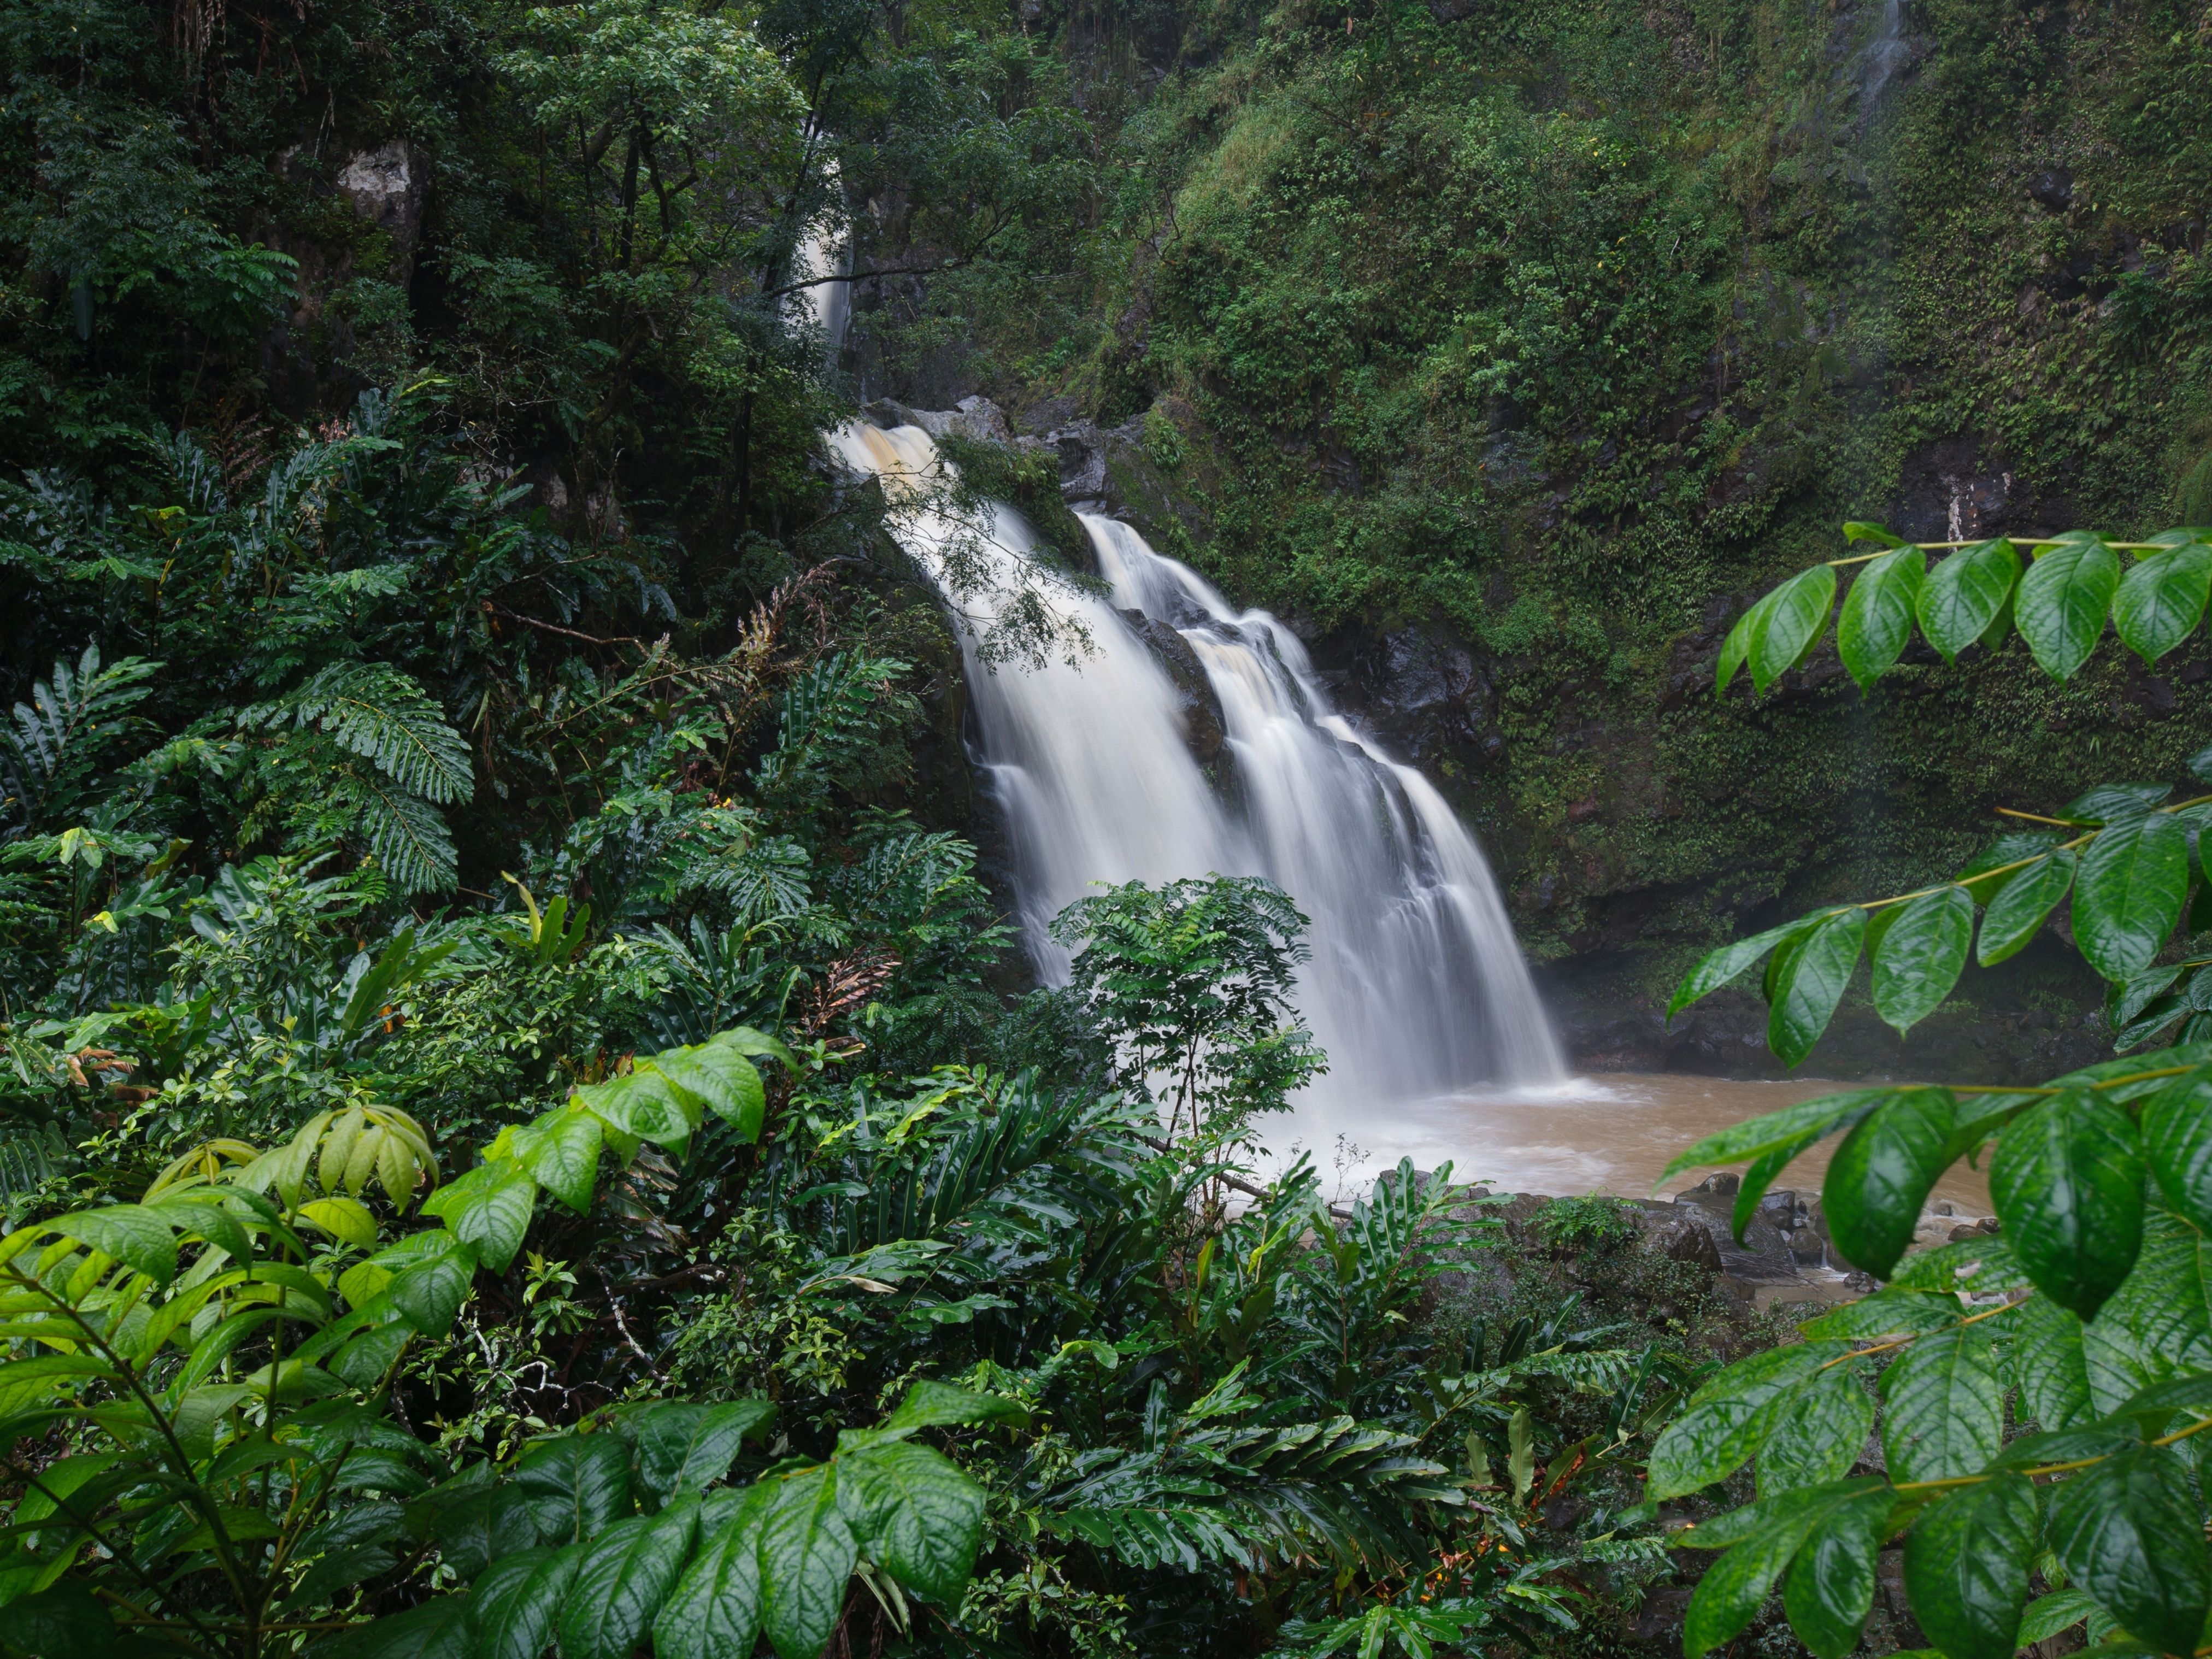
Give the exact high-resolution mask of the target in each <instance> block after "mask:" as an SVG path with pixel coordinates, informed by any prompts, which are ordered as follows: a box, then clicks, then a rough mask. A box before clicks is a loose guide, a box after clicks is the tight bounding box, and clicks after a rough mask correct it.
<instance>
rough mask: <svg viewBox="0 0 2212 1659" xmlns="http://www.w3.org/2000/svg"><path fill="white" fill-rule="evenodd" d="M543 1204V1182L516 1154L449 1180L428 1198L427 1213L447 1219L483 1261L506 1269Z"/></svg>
mask: <svg viewBox="0 0 2212 1659" xmlns="http://www.w3.org/2000/svg"><path fill="white" fill-rule="evenodd" d="M537 1202H538V1183H537V1182H535V1181H534V1180H532V1178H531V1176H530V1172H529V1171H528V1170H525V1169H524V1168H523V1167H522V1165H521V1164H520V1163H518V1162H516V1161H515V1160H514V1159H513V1158H494V1159H492V1160H490V1161H489V1162H488V1163H484V1164H478V1165H477V1167H476V1168H475V1169H473V1170H470V1171H469V1172H468V1173H467V1174H465V1175H464V1176H461V1177H460V1178H459V1180H458V1181H453V1182H447V1184H446V1185H445V1186H443V1187H441V1188H438V1190H437V1191H435V1192H434V1193H432V1194H430V1196H429V1197H428V1198H427V1199H425V1200H423V1201H422V1213H423V1214H424V1215H426V1216H435V1217H440V1218H443V1220H444V1221H445V1223H446V1225H447V1228H448V1229H450V1230H451V1231H452V1232H453V1237H456V1238H458V1239H459V1240H460V1241H461V1242H462V1243H465V1244H466V1245H468V1246H469V1247H470V1248H471V1249H473V1250H474V1251H475V1252H476V1255H477V1260H478V1261H482V1262H483V1264H484V1266H486V1267H489V1268H490V1269H491V1270H492V1271H493V1272H494V1273H505V1272H506V1271H507V1263H508V1262H510V1261H513V1260H514V1253H515V1252H516V1251H517V1250H519V1249H521V1248H522V1240H523V1237H524V1236H525V1235H526V1233H528V1232H529V1231H530V1216H531V1212H532V1210H533V1209H534V1208H535V1207H536V1206H537Z"/></svg>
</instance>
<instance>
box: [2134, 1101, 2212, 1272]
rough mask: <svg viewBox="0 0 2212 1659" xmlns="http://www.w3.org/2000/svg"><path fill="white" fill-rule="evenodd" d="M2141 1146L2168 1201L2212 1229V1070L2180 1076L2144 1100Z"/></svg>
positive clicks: (2200, 1225) (2207, 1229) (2195, 1222)
mask: <svg viewBox="0 0 2212 1659" xmlns="http://www.w3.org/2000/svg"><path fill="white" fill-rule="evenodd" d="M2142 1146H2143V1152H2144V1154H2145V1156H2146V1158H2148V1162H2149V1164H2150V1167H2151V1172H2152V1173H2153V1174H2154V1175H2155V1176H2157V1177H2158V1184H2159V1187H2160V1190H2162V1191H2163V1192H2164V1193H2165V1194H2166V1202H2167V1203H2168V1204H2170V1205H2171V1206H2173V1209H2174V1212H2176V1213H2177V1214H2179V1215H2181V1216H2183V1217H2185V1218H2187V1219H2188V1220H2189V1221H2190V1222H2191V1224H2192V1225H2195V1226H2197V1228H2199V1229H2200V1230H2202V1231H2205V1232H2207V1233H2212V1073H2207V1072H2198V1073H2195V1074H2194V1075H2192V1076H2189V1077H2185V1078H2180V1079H2177V1080H2176V1081H2174V1082H2173V1083H2172V1084H2171V1085H2168V1086H2167V1087H2166V1088H2164V1089H2161V1090H2160V1091H2158V1092H2157V1093H2156V1094H2154V1095H2153V1096H2152V1097H2150V1099H2149V1100H2148V1101H2147V1102H2146V1103H2144V1105H2143V1109H2142Z"/></svg>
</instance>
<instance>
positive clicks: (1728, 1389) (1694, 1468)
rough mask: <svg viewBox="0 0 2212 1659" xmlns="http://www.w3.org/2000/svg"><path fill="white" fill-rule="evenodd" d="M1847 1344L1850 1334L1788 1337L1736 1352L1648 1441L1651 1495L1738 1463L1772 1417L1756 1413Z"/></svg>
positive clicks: (1805, 1381)
mask: <svg viewBox="0 0 2212 1659" xmlns="http://www.w3.org/2000/svg"><path fill="white" fill-rule="evenodd" d="M1850 1352H1851V1345H1850V1343H1848V1342H1798V1343H1793V1344H1790V1346H1785V1347H1780V1348H1771V1349H1768V1350H1767V1351H1766V1352H1764V1353H1755V1354H1753V1355H1752V1356H1751V1357H1750V1358H1747V1359H1740V1360H1738V1361H1737V1362H1736V1363H1735V1364H1733V1365H1731V1366H1729V1368H1728V1369H1727V1370H1724V1371H1723V1372H1722V1373H1721V1374H1720V1375H1719V1376H1716V1377H1714V1378H1713V1379H1712V1380H1711V1382H1709V1383H1705V1385H1704V1386H1703V1387H1701V1388H1699V1390H1698V1391H1697V1392H1696V1393H1695V1394H1693V1395H1691V1396H1690V1399H1689V1401H1688V1403H1687V1404H1686V1406H1685V1407H1683V1409H1682V1411H1681V1413H1680V1415H1679V1416H1677V1417H1676V1418H1675V1419H1674V1421H1673V1422H1672V1423H1670V1424H1668V1425H1667V1428H1666V1430H1665V1431H1664V1432H1663V1433H1662V1434H1661V1435H1660V1437H1659V1439H1658V1443H1656V1445H1654V1446H1653V1447H1652V1449H1651V1458H1650V1463H1649V1465H1648V1466H1647V1468H1646V1474H1647V1477H1648V1479H1649V1482H1650V1488H1649V1494H1648V1495H1649V1496H1650V1499H1651V1500H1652V1501H1653V1502H1654V1503H1663V1502H1664V1501H1666V1500H1667V1499H1668V1498H1680V1497H1683V1496H1685V1495H1686V1494H1687V1493H1690V1492H1698V1491H1700V1490H1702V1489H1703V1488H1705V1487H1706V1486H1711V1485H1712V1483H1713V1482H1714V1481H1716V1480H1721V1479H1722V1478H1723V1477H1724V1476H1726V1475H1729V1474H1733V1473H1735V1470H1737V1469H1739V1468H1742V1467H1743V1465H1744V1463H1745V1462H1746V1461H1747V1459H1749V1458H1750V1456H1751V1455H1752V1454H1753V1452H1754V1451H1755V1450H1757V1449H1758V1443H1759V1437H1760V1434H1761V1432H1762V1430H1763V1426H1764V1422H1765V1420H1770V1419H1762V1415H1761V1414H1762V1413H1765V1412H1766V1411H1767V1408H1768V1407H1771V1406H1773V1405H1775V1402H1776V1401H1778V1400H1781V1399H1784V1397H1785V1396H1787V1395H1789V1394H1790V1393H1792V1392H1795V1391H1796V1390H1800V1389H1808V1388H1810V1387H1813V1386H1814V1385H1815V1383H1817V1381H1818V1380H1819V1377H1820V1372H1821V1371H1822V1370H1823V1368H1825V1367H1826V1366H1827V1365H1828V1364H1830V1363H1831V1362H1839V1361H1842V1360H1844V1359H1846V1358H1849V1357H1850ZM1838 1369H1839V1370H1840V1369H1842V1367H1841V1365H1840V1364H1838Z"/></svg>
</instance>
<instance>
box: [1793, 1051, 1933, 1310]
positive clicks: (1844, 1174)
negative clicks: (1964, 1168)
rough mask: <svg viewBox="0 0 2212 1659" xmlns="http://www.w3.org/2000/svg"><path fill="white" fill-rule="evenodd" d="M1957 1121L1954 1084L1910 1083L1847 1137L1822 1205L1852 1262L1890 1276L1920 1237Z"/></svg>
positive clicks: (1830, 1170) (1832, 1233)
mask: <svg viewBox="0 0 2212 1659" xmlns="http://www.w3.org/2000/svg"><path fill="white" fill-rule="evenodd" d="M1954 1128H1955V1107H1954V1102H1953V1100H1952V1097H1951V1096H1950V1094H1949V1093H1948V1091H1945V1090H1942V1089H1906V1090H1902V1091H1899V1092H1898V1093H1897V1094H1895V1095H1893V1096H1892V1097H1890V1099H1889V1100H1888V1101H1887V1102H1886V1103H1884V1104H1883V1105H1882V1106H1881V1108H1880V1109H1877V1110H1876V1111H1875V1113H1874V1114H1873V1115H1870V1116H1869V1117H1868V1118H1867V1119H1866V1121H1864V1122H1863V1123H1861V1124H1860V1125H1859V1126H1858V1127H1857V1128H1856V1129H1854V1130H1852V1131H1851V1132H1850V1134H1848V1135H1846V1136H1844V1143H1843V1145H1842V1146H1838V1147H1837V1148H1836V1156H1835V1158H1833V1160H1832V1161H1831V1162H1830V1164H1829V1165H1828V1176H1827V1180H1826V1183H1825V1184H1824V1185H1823V1187H1822V1188H1821V1208H1822V1211H1823V1213H1824V1214H1825V1215H1826V1218H1827V1222H1828V1236H1829V1237H1830V1238H1831V1239H1832V1240H1833V1241H1834V1243H1835V1246H1836V1249H1837V1251H1838V1253H1839V1254H1840V1255H1842V1256H1843V1258H1844V1260H1845V1261H1849V1262H1850V1263H1851V1264H1852V1265H1853V1266H1855V1267H1863V1268H1865V1269H1866V1271H1867V1272H1869V1273H1872V1274H1874V1275H1875V1277H1876V1278H1879V1279H1886V1278H1887V1277H1888V1276H1889V1273H1890V1270H1891V1269H1892V1268H1893V1267H1896V1265H1897V1260H1898V1258H1899V1256H1901V1255H1904V1254H1905V1249H1907V1247H1909V1246H1910V1245H1911V1243H1912V1235H1913V1231H1914V1229H1915V1228H1917V1226H1918V1225H1920V1211H1921V1206H1923V1205H1924V1204H1926V1203H1927V1201H1928V1194H1929V1191H1930V1190H1931V1189H1932V1188H1934V1187H1935V1185H1936V1177H1937V1176H1940V1175H1942V1173H1943V1171H1944V1170H1946V1169H1947V1168H1948V1167H1949V1166H1950V1164H1951V1161H1952V1159H1953V1158H1954V1157H1955V1156H1956V1155H1957V1154H1956V1152H1955V1151H1954V1147H1953V1145H1952V1136H1953V1133H1954Z"/></svg>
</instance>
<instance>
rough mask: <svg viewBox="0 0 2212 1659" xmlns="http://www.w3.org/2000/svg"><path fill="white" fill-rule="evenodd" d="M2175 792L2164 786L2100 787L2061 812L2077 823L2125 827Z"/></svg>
mask: <svg viewBox="0 0 2212 1659" xmlns="http://www.w3.org/2000/svg"><path fill="white" fill-rule="evenodd" d="M2172 793H2173V791H2172V789H2171V788H2170V787H2167V786H2166V785H2165V784H2162V783H2100V784H2099V785H2098V786H2097V787H2095V788H2093V789H2084V790H2083V791H2082V792H2081V793H2080V794H2078V795H2076V796H2075V797H2074V799H2072V800H2069V801H2068V802H2067V803H2066V805H2063V806H2062V807H2060V808H2059V809H2058V816H2059V817H2062V818H2065V819H2067V820H2069V822H2071V823H2128V822H2130V821H2131V820H2133V819H2136V818H2139V817H2142V815H2143V814H2144V813H2146V812H2148V811H2150V810H2151V808H2152V807H2154V806H2156V805H2159V804H2160V802H2162V801H2164V800H2165V799H2166V797H2167V796H2168V795H2170V794H2172Z"/></svg>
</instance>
